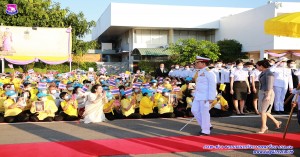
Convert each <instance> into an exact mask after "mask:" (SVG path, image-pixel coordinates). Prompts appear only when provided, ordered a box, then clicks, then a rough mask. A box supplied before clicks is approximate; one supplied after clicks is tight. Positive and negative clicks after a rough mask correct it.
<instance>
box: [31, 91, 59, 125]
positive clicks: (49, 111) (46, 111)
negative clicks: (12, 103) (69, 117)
mask: <svg viewBox="0 0 300 157" xmlns="http://www.w3.org/2000/svg"><path fill="white" fill-rule="evenodd" d="M37 97H38V101H34V102H33V103H32V106H31V108H30V112H31V113H33V115H32V116H31V117H30V121H32V122H38V121H44V122H52V121H53V120H55V121H59V120H62V118H61V117H59V116H57V117H55V112H56V111H57V106H56V105H55V103H54V102H53V101H50V100H48V99H47V94H45V93H38V94H37Z"/></svg>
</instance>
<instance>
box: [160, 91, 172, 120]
mask: <svg viewBox="0 0 300 157" xmlns="http://www.w3.org/2000/svg"><path fill="white" fill-rule="evenodd" d="M162 94H163V96H162V97H160V98H159V100H158V104H157V107H158V113H159V117H162V118H175V114H174V113H173V104H172V102H171V101H170V91H169V90H167V89H164V90H163V92H162Z"/></svg>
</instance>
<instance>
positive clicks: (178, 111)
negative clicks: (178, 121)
mask: <svg viewBox="0 0 300 157" xmlns="http://www.w3.org/2000/svg"><path fill="white" fill-rule="evenodd" d="M186 113H187V112H186V109H185V108H183V107H180V108H179V107H178V106H177V107H176V108H174V114H175V116H176V117H185V116H187V114H186Z"/></svg>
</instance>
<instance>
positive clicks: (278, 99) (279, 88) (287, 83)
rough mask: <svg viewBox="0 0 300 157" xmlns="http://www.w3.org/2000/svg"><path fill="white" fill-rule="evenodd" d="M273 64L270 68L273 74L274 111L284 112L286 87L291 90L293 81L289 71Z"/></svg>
mask: <svg viewBox="0 0 300 157" xmlns="http://www.w3.org/2000/svg"><path fill="white" fill-rule="evenodd" d="M277 66H278V65H277V64H275V65H274V66H272V67H271V68H270V70H271V72H273V73H274V92H275V100H274V111H280V112H283V111H284V105H283V104H284V98H285V95H286V92H287V90H288V87H289V88H290V89H293V80H292V73H291V70H290V69H288V68H285V67H277Z"/></svg>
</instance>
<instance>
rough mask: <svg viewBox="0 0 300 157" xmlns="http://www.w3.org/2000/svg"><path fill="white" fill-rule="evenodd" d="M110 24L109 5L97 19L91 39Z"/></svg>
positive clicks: (95, 37) (96, 36)
mask: <svg viewBox="0 0 300 157" xmlns="http://www.w3.org/2000/svg"><path fill="white" fill-rule="evenodd" d="M110 26H111V5H109V6H108V7H107V8H106V10H105V11H104V12H103V13H102V15H101V16H100V18H99V19H98V21H97V24H96V27H94V28H93V29H92V40H95V39H97V38H98V37H99V36H100V35H101V34H102V33H103V32H104V31H105V30H107V29H108V28H109V27H110Z"/></svg>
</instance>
